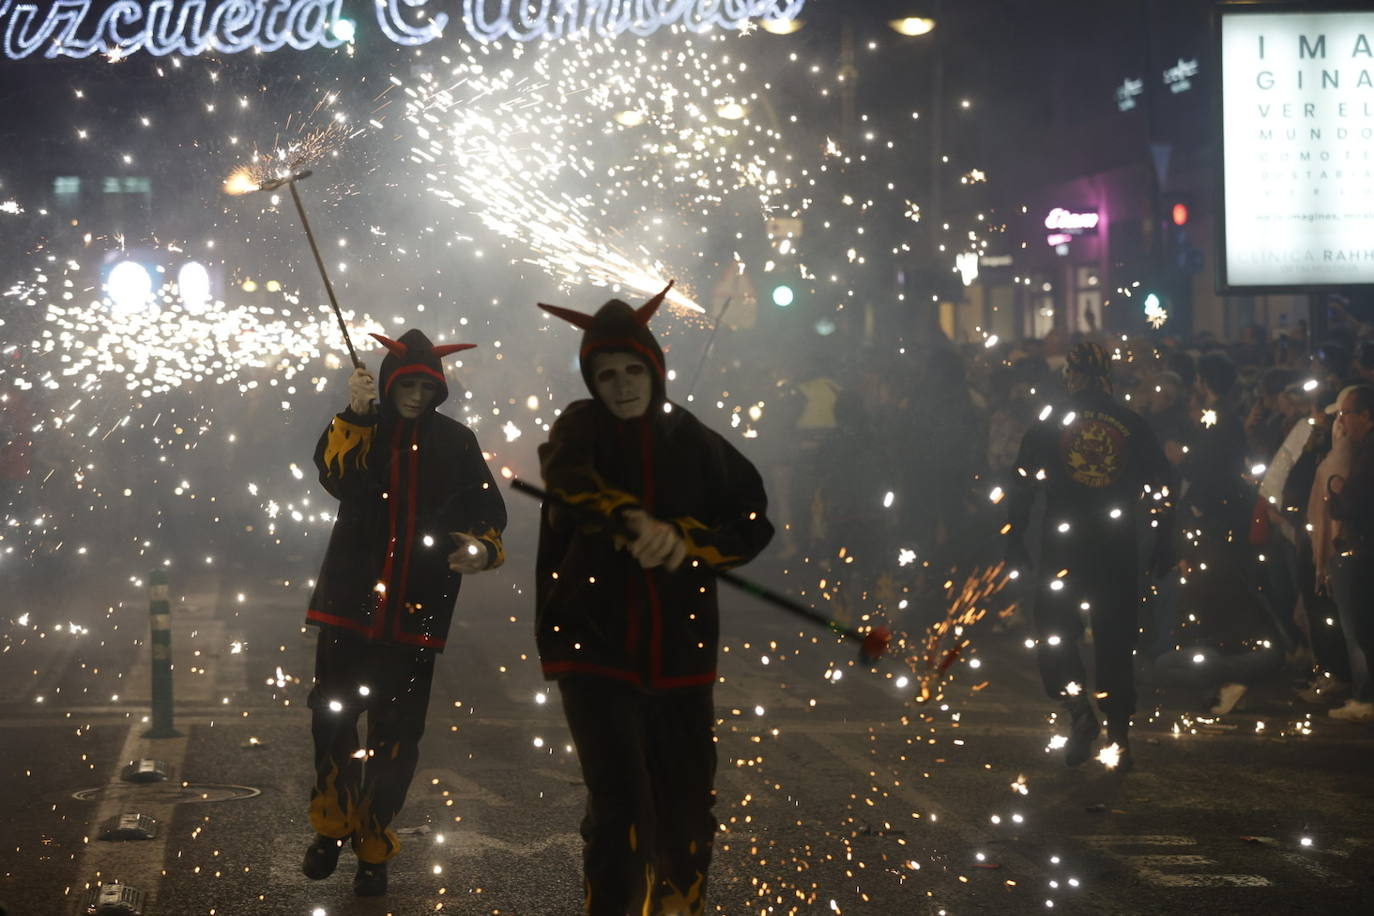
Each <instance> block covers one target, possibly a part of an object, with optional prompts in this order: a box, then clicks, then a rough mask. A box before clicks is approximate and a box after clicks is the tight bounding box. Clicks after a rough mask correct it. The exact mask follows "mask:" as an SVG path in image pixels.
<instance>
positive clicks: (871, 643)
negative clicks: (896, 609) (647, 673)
mask: <svg viewBox="0 0 1374 916" xmlns="http://www.w3.org/2000/svg"><path fill="white" fill-rule="evenodd" d="M510 485H511V488H512V489H514V490H517V491H519V492H521V493H524V494H525V495H526V496H532V497H534V498H535V499H538V500H543V501H545V502H552V503H556V504H557V505H558V507H559V508H561V509H566V510H567V511H569V512H572V513H573V514H575V515H581V516H583V517H589V518H592V519H594V520H596V521H600V522H609V523H610V524H611V525H612V526H613V527H614V528H615V530H616V533H617V534H620V535H623V536H625V537H628V538H634V534H633V533H632V532H630V531H629V530H628V529H627V528H625V527H624V526H623V525H621V524H620V523H619V522H617V521H616V520H615V518H613V517H611V516H609V515H603V514H602V513H600V512H597V511H596V510H595V509H590V508H588V507H586V506H577V505H574V504H572V503H570V502H568V501H567V500H565V499H560V498H559V497H558V496H555V495H554V494H552V493H549V492H548V491H546V490H542V489H540V488H539V487H536V486H534V485H533V484H529V483H526V482H525V481H523V480H521V479H520V478H518V477H514V478H511V482H510ZM702 566H704V567H705V568H706V569H708V570H710V571H711V574H712V575H714V576H715V577H716V578H717V579H719V580H721V581H722V582H728V583H729V584H730V585H733V586H734V587H735V588H737V589H739V590H740V591H743V592H748V593H749V594H751V595H753V596H754V597H755V598H759V599H762V600H763V601H765V602H767V603H768V604H771V605H773V606H774V607H776V608H780V609H782V610H784V611H786V612H787V613H789V614H792V615H794V616H797V617H801V618H803V619H806V620H809V621H811V622H812V623H818V624H820V625H821V626H823V627H825V628H826V629H828V630H830V632H832V633H834V634H835V635H837V636H843V637H844V638H845V639H852V640H854V641H855V642H857V643H858V644H859V660H860V661H861V662H863V663H864V664H865V665H872V664H873V663H875V662H876V661H877V660H878V659H879V658H881V657H882V656H883V654H884V653H885V652H886V651H887V647H888V644H889V643H890V642H891V641H892V631H891V630H889V629H888V628H887V627H874V628H872V629H871V630H869V631H868V632H867V633H864V632H861V631H859V630H856V629H854V628H853V627H847V626H845V625H844V624H842V623H840V622H839V621H837V620H831V619H830V618H829V617H826V616H825V615H824V614H822V613H820V612H819V611H816V610H812V609H811V608H809V607H806V606H805V605H803V604H801V603H800V602H798V601H797V600H796V599H794V598H792V597H790V596H788V595H784V594H782V593H781V592H775V591H773V590H772V589H771V588H768V587H766V586H763V585H760V584H758V583H757V582H751V581H750V580H748V579H746V578H744V577H743V576H737V575H735V574H734V573H732V572H730V571H729V570H725V569H717V568H716V567H714V566H711V565H710V564H707V563H702Z"/></svg>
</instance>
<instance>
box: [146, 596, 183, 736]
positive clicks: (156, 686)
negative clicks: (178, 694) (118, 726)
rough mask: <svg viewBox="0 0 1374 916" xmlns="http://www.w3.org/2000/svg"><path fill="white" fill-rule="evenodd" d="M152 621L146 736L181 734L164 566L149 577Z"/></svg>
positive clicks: (170, 616)
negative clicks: (150, 712)
mask: <svg viewBox="0 0 1374 916" xmlns="http://www.w3.org/2000/svg"><path fill="white" fill-rule="evenodd" d="M148 621H149V623H150V624H151V626H152V636H153V638H152V640H151V641H150V644H151V646H152V650H153V727H152V728H150V729H148V730H147V731H146V732H144V733H143V737H145V738H180V737H181V732H179V731H177V730H176V729H175V728H173V727H172V607H171V605H170V604H169V603H168V602H167V574H166V573H165V572H163V571H162V570H160V569H157V570H154V571H153V574H152V575H150V576H149V577H148Z"/></svg>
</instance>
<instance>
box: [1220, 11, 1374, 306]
mask: <svg viewBox="0 0 1374 916" xmlns="http://www.w3.org/2000/svg"><path fill="white" fill-rule="evenodd" d="M1219 19H1220V22H1219V29H1218V37H1219V40H1220V60H1221V80H1220V93H1221V100H1220V102H1221V104H1220V114H1221V128H1222V143H1221V167H1222V211H1221V212H1222V219H1221V220H1220V223H1221V231H1222V238H1221V250H1222V257H1221V275H1220V277H1219V281H1220V286H1221V287H1222V288H1223V289H1229V290H1232V291H1237V292H1244V291H1245V290H1247V289H1254V290H1259V289H1267V290H1273V291H1279V290H1284V289H1287V290H1293V291H1300V290H1310V289H1314V288H1321V287H1347V286H1353V285H1359V284H1368V283H1374V11H1369V12H1365V11H1359V12H1349V11H1325V12H1323V11H1318V12H1313V11H1310V10H1298V9H1288V8H1280V9H1278V10H1275V8H1274V7H1272V6H1265V7H1257V6H1253V5H1249V6H1245V7H1240V6H1237V7H1230V6H1223V7H1222V8H1221V9H1220V12H1219Z"/></svg>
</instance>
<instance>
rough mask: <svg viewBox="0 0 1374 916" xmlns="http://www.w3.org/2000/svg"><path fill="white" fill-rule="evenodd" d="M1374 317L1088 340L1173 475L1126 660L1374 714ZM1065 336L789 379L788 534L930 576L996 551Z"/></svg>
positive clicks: (1172, 680) (874, 361) (1057, 387)
mask: <svg viewBox="0 0 1374 916" xmlns="http://www.w3.org/2000/svg"><path fill="white" fill-rule="evenodd" d="M1371 332H1374V328H1370V327H1367V326H1359V325H1356V326H1355V327H1354V328H1353V329H1346V330H1338V331H1335V332H1333V333H1332V334H1331V336H1330V338H1329V339H1324V340H1322V341H1320V342H1318V343H1316V344H1315V345H1311V346H1309V345H1308V344H1307V342H1306V341H1305V339H1297V340H1294V339H1291V338H1287V337H1280V338H1278V339H1274V340H1271V339H1269V337H1268V335H1267V333H1266V332H1265V331H1264V330H1263V329H1260V328H1249V329H1247V330H1246V333H1245V334H1243V335H1242V336H1241V339H1240V340H1239V341H1236V342H1234V343H1229V344H1228V343H1226V342H1223V341H1220V340H1217V339H1215V338H1212V337H1210V336H1206V335H1203V336H1200V337H1197V338H1194V339H1189V340H1178V339H1172V338H1167V337H1163V336H1148V337H1146V336H1141V337H1133V338H1132V337H1128V338H1122V337H1117V338H1115V339H1112V338H1109V337H1106V336H1099V337H1098V338H1097V339H1098V342H1100V343H1102V344H1103V345H1104V346H1106V348H1107V349H1108V351H1109V352H1110V353H1111V354H1112V356H1113V369H1114V372H1113V374H1114V377H1115V394H1116V397H1118V398H1119V399H1120V400H1121V401H1122V402H1124V403H1125V404H1126V405H1127V406H1129V407H1131V408H1132V409H1134V410H1136V411H1137V412H1138V413H1140V414H1142V415H1143V416H1144V417H1145V418H1146V420H1147V421H1148V423H1149V425H1150V427H1151V429H1152V430H1153V432H1154V434H1155V436H1156V437H1157V438H1158V440H1159V442H1160V444H1161V445H1162V446H1163V448H1164V451H1165V453H1166V455H1167V456H1168V458H1169V461H1170V463H1171V465H1172V466H1173V468H1174V470H1175V473H1176V475H1177V492H1176V493H1174V494H1172V495H1171V498H1173V499H1175V501H1176V504H1177V506H1178V508H1179V511H1178V512H1177V513H1176V515H1175V518H1176V525H1177V528H1178V530H1177V531H1176V532H1175V533H1174V534H1175V536H1176V537H1177V539H1178V545H1179V548H1180V549H1179V551H1178V554H1179V556H1181V557H1182V560H1181V561H1180V563H1179V565H1178V568H1177V569H1176V570H1175V573H1176V574H1170V575H1168V576H1166V577H1164V578H1163V579H1161V580H1155V581H1147V580H1146V579H1145V578H1144V577H1142V580H1141V600H1142V613H1141V614H1140V624H1141V635H1140V642H1139V646H1138V649H1137V660H1138V664H1140V665H1141V666H1142V668H1143V669H1146V670H1147V671H1148V672H1149V674H1150V675H1152V676H1153V677H1155V678H1156V679H1157V680H1158V681H1160V682H1162V683H1166V684H1175V685H1179V686H1185V687H1196V688H1198V689H1199V690H1200V691H1203V694H1202V697H1201V699H1203V700H1204V701H1205V705H1206V706H1207V707H1209V708H1210V709H1211V710H1212V711H1213V712H1215V713H1218V714H1220V713H1225V712H1229V711H1230V710H1231V709H1233V708H1234V707H1235V706H1236V705H1237V704H1238V703H1242V702H1246V701H1245V700H1244V697H1245V695H1246V693H1247V692H1248V691H1249V690H1250V689H1251V688H1253V687H1255V686H1257V685H1259V684H1261V683H1264V684H1275V683H1286V681H1284V680H1283V679H1285V678H1288V677H1290V676H1294V675H1301V676H1302V681H1301V683H1299V684H1298V685H1297V688H1296V691H1297V697H1298V698H1299V699H1300V700H1301V701H1304V702H1308V703H1312V704H1316V705H1325V706H1330V707H1331V709H1330V715H1331V716H1332V717H1334V718H1340V719H1354V720H1361V721H1367V720H1374V692H1371V682H1370V674H1369V666H1368V663H1367V661H1366V659H1367V656H1368V653H1369V652H1371V651H1374V648H1371V646H1370V642H1371V636H1374V433H1371V427H1372V426H1374V419H1372V418H1371V408H1374V333H1371ZM1072 342H1073V341H1072V340H1069V339H1067V338H1066V339H1064V340H1061V341H1056V340H1055V339H1053V338H1052V339H1049V340H1035V339H1028V340H1021V341H1015V342H1009V343H1000V344H999V343H994V344H993V345H992V346H988V345H987V344H986V342H985V343H984V344H981V345H978V344H970V345H965V346H963V347H962V348H961V347H957V346H953V345H948V344H944V343H943V342H941V343H940V344H939V345H936V346H932V347H931V348H928V349H925V350H923V351H918V352H910V353H906V354H901V355H898V356H887V357H881V356H879V355H878V354H877V353H863V354H860V355H859V356H858V358H857V359H856V360H855V362H854V363H853V364H851V365H849V366H847V367H840V366H835V365H826V366H820V365H818V366H817V367H816V371H815V372H813V373H812V374H811V375H810V377H802V378H800V379H795V380H793V383H792V385H791V387H790V392H791V397H792V399H793V401H794V402H795V403H794V405H793V408H792V409H791V410H790V411H788V410H786V409H784V410H782V411H779V413H781V414H782V416H781V417H776V418H775V419H776V420H780V421H781V423H782V424H784V425H786V426H788V427H792V426H795V427H796V429H795V430H794V431H793V432H794V435H788V436H772V435H770V436H769V438H771V439H772V440H773V442H774V443H780V442H803V441H804V443H805V445H806V447H805V448H804V449H796V450H793V449H790V448H789V449H787V450H785V453H780V454H779V455H778V456H776V457H775V459H774V460H773V461H772V462H771V464H772V465H773V471H772V474H771V480H770V482H772V483H775V484H777V485H775V486H773V487H770V489H772V490H773V491H774V494H775V498H774V503H775V504H779V503H780V505H778V514H779V517H780V519H781V521H782V522H783V523H784V525H785V528H784V530H783V537H782V542H783V549H784V550H787V551H790V552H795V553H799V554H800V553H808V552H809V553H814V554H815V555H817V556H818V557H822V558H823V557H824V556H825V555H827V554H834V553H836V551H837V550H839V551H842V552H843V554H844V555H845V556H846V557H852V558H853V560H851V561H850V562H853V561H857V563H856V564H855V567H857V568H854V567H851V570H850V574H851V576H857V575H861V574H863V573H862V572H861V571H863V570H864V569H865V563H867V564H868V567H867V569H868V572H869V573H872V572H875V571H877V570H881V569H887V568H890V567H892V566H893V565H894V561H896V560H897V558H898V557H899V556H903V555H904V556H905V557H907V558H909V557H910V556H911V555H913V554H914V555H915V556H916V557H917V558H919V561H920V562H919V568H921V569H925V570H933V571H934V573H935V574H934V575H931V576H929V578H930V580H931V581H933V582H937V583H939V582H943V581H944V579H945V578H946V577H947V575H948V573H949V571H950V570H951V569H956V568H963V569H966V570H967V569H970V568H972V567H974V566H976V565H978V564H980V563H984V564H986V563H990V562H996V560H997V559H1000V556H1001V554H1000V550H1001V545H1000V543H999V541H1000V538H999V537H998V533H997V532H998V528H999V526H1000V524H1001V521H1002V518H1003V515H1002V512H1001V510H1000V509H999V508H998V507H996V506H995V505H994V503H995V501H996V500H997V499H998V498H999V497H1000V493H1001V488H1002V487H1003V486H1004V485H1005V483H1006V482H1007V480H1008V477H1009V475H1010V474H1011V473H1013V468H1012V464H1013V462H1014V460H1015V456H1016V452H1017V447H1018V445H1019V443H1020V441H1021V438H1022V436H1023V435H1024V433H1025V431H1026V430H1027V429H1028V428H1030V426H1031V425H1032V424H1035V423H1037V422H1039V417H1040V416H1041V414H1042V411H1044V408H1045V407H1046V406H1047V405H1051V406H1053V405H1056V404H1057V402H1058V401H1059V400H1060V399H1062V398H1063V397H1064V392H1063V389H1062V380H1061V370H1062V366H1063V361H1064V353H1065V352H1066V351H1067V349H1068V347H1069V346H1070V345H1071V344H1072ZM758 445H759V446H760V447H761V448H762V449H764V450H766V449H767V447H768V446H767V445H766V444H765V443H764V442H760V443H758ZM764 457H765V463H766V464H767V463H770V462H768V461H767V457H766V456H764ZM837 545H838V548H837ZM832 559H833V558H832ZM1141 566H1142V567H1143V566H1144V558H1142V563H1141ZM1295 683H1296V681H1295Z"/></svg>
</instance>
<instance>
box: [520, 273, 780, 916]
mask: <svg viewBox="0 0 1374 916" xmlns="http://www.w3.org/2000/svg"><path fill="white" fill-rule="evenodd" d="M669 285H670V287H671V284H669ZM667 293H668V290H667V289H665V290H664V291H663V292H662V293H659V294H658V295H657V296H655V297H654V298H653V299H651V300H649V302H647V303H646V304H645V305H643V306H641V307H640V308H638V309H635V308H632V307H631V306H630V305H628V304H626V303H625V302H621V301H620V300H614V299H613V300H611V301H610V302H607V303H606V304H605V305H604V306H602V307H601V309H600V310H599V311H597V313H596V314H595V315H586V314H583V313H581V312H575V311H572V310H570V309H564V308H558V307H556V306H549V305H541V308H544V309H545V310H547V311H549V312H552V313H553V314H555V315H558V316H559V317H561V318H563V319H565V320H567V321H570V322H572V323H573V324H575V325H576V326H578V327H580V328H582V329H583V331H584V333H583V337H582V347H581V353H580V361H581V370H582V377H583V379H584V380H585V381H586V383H587V388H588V390H589V391H590V392H591V393H592V395H593V397H592V398H590V399H587V400H580V401H575V402H573V403H572V404H570V405H569V406H568V408H567V409H566V410H565V411H564V412H563V413H562V415H561V416H559V418H558V420H557V421H556V422H555V423H554V425H553V428H552V430H551V431H550V434H549V440H548V442H546V443H544V444H543V445H541V446H540V448H539V460H540V468H541V471H542V474H543V478H544V483H545V486H546V487H547V489H548V491H549V492H550V494H552V496H553V497H555V498H554V499H551V500H549V501H548V502H546V503H545V505H544V508H543V514H542V516H541V520H540V530H539V554H538V561H537V575H538V582H537V585H536V603H537V614H536V616H537V621H536V630H537V634H536V635H537V641H538V646H539V657H540V663H541V664H542V666H543V670H544V676H545V677H546V678H548V679H550V680H556V681H557V682H558V687H559V691H560V693H561V694H562V699H563V711H564V714H565V716H566V717H567V721H568V726H569V729H570V730H571V732H572V736H573V741H574V743H575V744H576V746H577V754H578V759H579V761H580V762H581V765H582V773H583V777H584V780H585V782H586V784H587V792H588V801H587V813H586V816H585V818H584V819H583V822H582V836H583V838H584V840H585V847H584V853H583V866H584V868H583V876H584V890H585V899H584V906H585V911H586V913H588V914H589V916H626V914H630V913H633V914H636V916H639V914H653V916H686V914H700V913H702V912H704V907H705V900H706V874H707V868H708V866H709V864H710V860H711V850H712V843H713V841H714V838H715V833H716V829H717V826H718V825H717V822H716V819H715V816H714V815H713V814H712V813H711V806H712V804H713V802H714V796H715V790H714V781H715V770H716V749H715V743H714V734H713V732H714V725H715V707H714V704H713V700H712V697H713V693H712V688H713V686H714V684H715V680H716V651H717V636H718V631H719V611H718V607H717V600H716V581H715V578H714V576H713V575H712V574H711V573H710V572H709V570H707V569H705V568H703V565H704V564H705V565H710V566H714V567H716V568H720V569H726V568H732V567H735V566H738V565H740V564H742V563H745V562H747V561H748V560H750V559H752V558H753V557H754V556H755V555H757V554H758V553H759V551H761V550H762V549H763V548H764V546H766V545H767V544H768V541H769V539H770V538H771V537H772V535H773V526H772V525H771V524H770V523H769V521H768V519H767V517H766V516H765V509H766V508H767V499H766V497H765V495H764V489H763V482H762V480H761V479H760V477H759V474H758V472H757V471H756V470H755V469H754V466H753V465H752V464H750V462H749V460H748V459H746V458H745V457H744V456H743V455H742V454H740V453H739V451H737V450H736V449H735V448H734V447H733V446H731V445H730V444H729V443H728V442H726V441H725V440H724V439H723V438H721V437H720V436H719V435H717V434H716V433H715V432H712V431H711V430H709V429H707V428H706V427H705V426H704V425H702V423H701V422H700V421H699V420H697V418H696V417H694V416H692V415H691V414H690V413H688V412H687V411H686V410H683V409H682V408H681V407H679V406H678V405H676V404H673V403H672V402H670V401H669V400H668V398H667V393H666V390H665V381H666V372H665V368H664V358H663V350H662V349H661V348H660V347H659V344H658V341H657V340H655V339H654V335H653V334H652V333H651V332H650V331H649V328H648V322H649V318H650V317H651V316H652V315H653V314H654V311H655V310H656V309H657V308H658V307H659V306H660V305H661V304H662V302H663V300H664V297H665V296H666V295H667Z"/></svg>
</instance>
